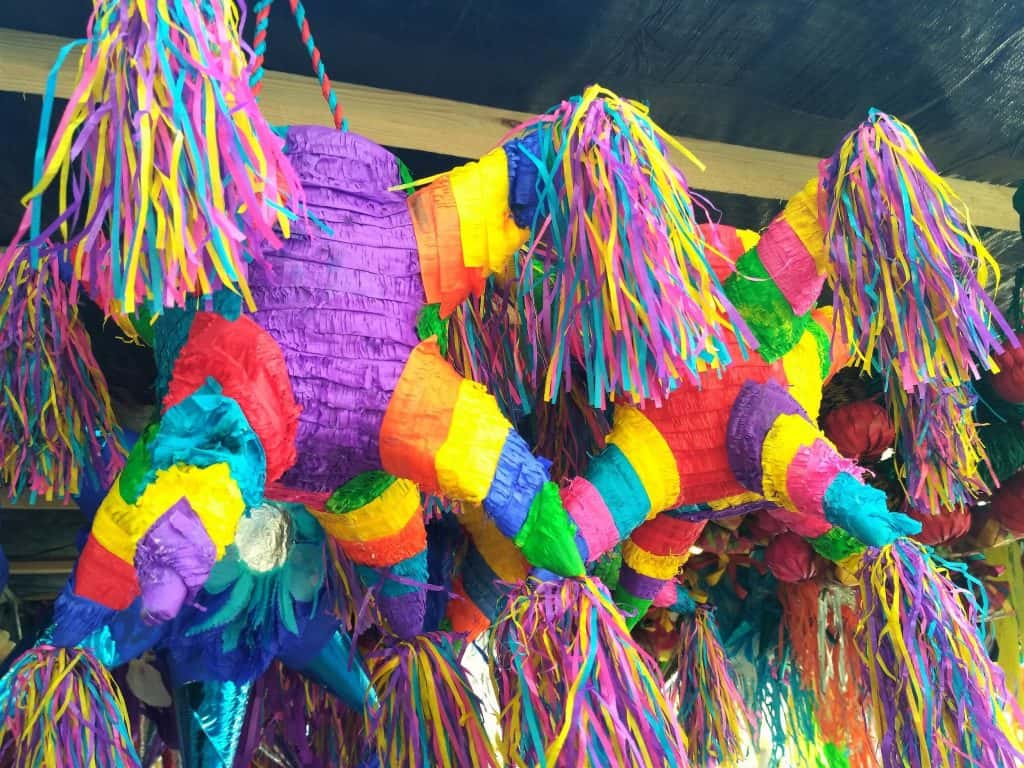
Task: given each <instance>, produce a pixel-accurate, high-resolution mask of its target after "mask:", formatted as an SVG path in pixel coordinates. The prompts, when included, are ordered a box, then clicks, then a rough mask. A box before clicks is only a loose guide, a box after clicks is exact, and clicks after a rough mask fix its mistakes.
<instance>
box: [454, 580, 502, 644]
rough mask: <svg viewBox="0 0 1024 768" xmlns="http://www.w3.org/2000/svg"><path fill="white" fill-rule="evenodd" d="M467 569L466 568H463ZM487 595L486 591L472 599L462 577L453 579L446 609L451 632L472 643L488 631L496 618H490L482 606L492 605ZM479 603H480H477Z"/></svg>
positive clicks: (495, 603) (496, 602)
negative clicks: (462, 636)
mask: <svg viewBox="0 0 1024 768" xmlns="http://www.w3.org/2000/svg"><path fill="white" fill-rule="evenodd" d="M463 567H465V566H463ZM485 594H487V592H486V591H485V590H481V591H478V592H476V593H475V596H474V597H470V594H469V591H468V590H467V589H466V586H465V584H464V583H463V581H462V577H461V576H456V577H455V578H454V579H452V595H451V597H450V598H449V600H448V605H447V606H446V607H445V619H446V620H447V621H448V623H449V624H450V625H451V630H452V631H453V632H455V633H456V634H459V635H464V636H465V637H466V640H467V641H468V642H470V643H472V642H474V641H476V639H477V638H478V637H480V635H482V634H483V633H484V632H486V631H487V630H488V628H489V627H490V626H491V622H492V621H494V618H493V617H491V616H488V615H487V614H486V613H485V612H484V611H483V609H482V608H481V606H488V605H490V603H491V601H490V600H489V599H488V598H486V597H483V596H482V595H485ZM477 601H479V603H478V602H477ZM497 604H498V601H497V599H495V600H494V605H495V615H497Z"/></svg>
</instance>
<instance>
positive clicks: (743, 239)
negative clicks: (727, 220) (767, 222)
mask: <svg viewBox="0 0 1024 768" xmlns="http://www.w3.org/2000/svg"><path fill="white" fill-rule="evenodd" d="M736 236H737V237H738V238H739V239H740V243H741V244H742V245H743V252H744V253H746V252H747V251H749V250H750V249H751V248H753V247H755V246H756V245H757V244H758V243H759V242H761V233H760V232H755V231H754V230H752V229H737V230H736Z"/></svg>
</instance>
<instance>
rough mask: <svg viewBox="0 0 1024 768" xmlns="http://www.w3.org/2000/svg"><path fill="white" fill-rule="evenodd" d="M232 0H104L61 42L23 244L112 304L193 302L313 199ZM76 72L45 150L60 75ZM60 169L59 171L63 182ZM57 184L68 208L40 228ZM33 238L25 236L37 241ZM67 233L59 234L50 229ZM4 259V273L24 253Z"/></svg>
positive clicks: (230, 277)
mask: <svg viewBox="0 0 1024 768" xmlns="http://www.w3.org/2000/svg"><path fill="white" fill-rule="evenodd" d="M239 27H240V17H239V12H238V7H237V6H236V4H235V2H233V0H223V1H218V2H212V3H206V2H202V3H201V2H197V0H182V1H181V2H175V3H165V2H161V1H160V0H94V5H93V14H92V17H91V19H90V21H89V31H88V36H87V37H86V39H84V40H79V41H76V42H75V43H72V44H70V45H69V46H67V47H65V48H64V49H62V51H61V53H60V55H59V56H58V60H57V63H56V65H55V66H54V69H53V70H52V72H51V74H50V80H49V82H48V84H47V92H46V95H45V97H44V100H43V114H42V119H41V126H40V136H39V148H38V151H37V163H36V167H35V174H34V185H33V188H32V190H31V191H29V192H28V194H27V195H26V196H25V198H24V202H25V204H26V205H27V209H26V211H25V215H24V217H23V220H22V222H21V226H20V227H19V230H18V232H17V234H16V236H15V239H14V243H15V244H18V243H20V242H22V241H23V240H24V241H25V242H26V243H27V244H28V245H29V246H30V252H31V254H32V258H33V265H35V263H36V261H37V258H38V256H39V255H40V254H42V253H57V254H59V257H60V258H61V260H63V261H70V262H73V265H74V273H75V275H76V276H77V277H79V278H80V279H81V280H82V281H83V282H85V283H86V284H87V285H88V287H89V290H90V293H91V295H92V296H93V298H94V299H95V300H96V302H97V303H98V304H99V305H100V306H101V307H102V308H103V309H104V310H105V312H106V313H107V314H108V315H110V314H118V313H122V312H123V313H132V312H134V311H135V309H136V306H137V305H138V304H139V303H141V302H143V301H145V302H146V303H147V304H149V305H150V307H151V309H153V310H155V311H159V308H160V307H162V306H165V305H166V306H182V305H183V303H184V299H185V296H186V295H187V294H189V293H210V292H211V290H212V289H214V288H216V287H217V286H218V285H225V286H229V287H232V286H235V285H237V287H238V289H239V290H240V291H241V293H242V294H243V295H245V296H246V297H247V298H248V299H249V302H250V306H251V298H250V297H249V295H248V288H247V283H246V276H245V269H246V267H245V265H246V263H247V262H248V261H249V260H250V259H251V258H253V257H254V256H258V254H259V252H260V250H261V249H262V248H263V247H264V246H266V245H270V246H271V247H273V246H276V245H277V244H278V243H279V242H280V236H279V235H277V234H275V231H274V226H275V224H276V225H278V226H279V227H280V229H281V231H282V232H283V233H284V235H285V237H287V235H288V231H289V220H290V219H291V218H293V217H294V213H293V212H292V210H290V209H299V208H300V207H301V202H300V195H301V190H300V187H299V184H298V180H297V179H296V176H295V173H294V172H293V171H292V169H291V167H290V166H289V165H288V163H287V162H286V160H285V158H284V155H283V154H282V145H283V141H282V139H281V138H280V137H279V136H277V135H276V134H275V133H274V131H273V130H272V129H271V127H270V126H269V125H268V124H267V122H266V120H265V119H264V118H263V116H262V115H261V114H260V112H259V110H258V109H257V106H256V99H255V96H254V95H253V92H252V90H251V88H250V86H249V74H250V73H249V68H250V62H249V61H248V60H247V56H246V53H245V50H244V49H243V47H242V42H241V39H240V36H239V35H240V29H239ZM79 46H80V47H82V55H81V59H80V63H79V71H78V78H77V81H76V84H75V87H74V90H73V91H72V93H71V96H70V98H69V100H68V104H67V106H66V108H65V109H64V113H63V115H62V116H61V119H60V122H59V123H58V125H57V128H56V130H55V131H54V135H53V137H52V140H51V142H50V146H49V150H48V151H45V152H44V150H43V147H44V145H45V142H46V139H47V133H48V130H49V122H50V114H51V112H52V109H53V98H54V90H55V86H56V80H57V74H58V72H59V70H60V67H61V65H62V64H63V61H64V59H65V57H66V56H67V55H68V54H69V53H70V51H71V50H72V48H74V47H79ZM58 179H59V180H58ZM55 182H56V187H57V192H58V197H59V210H60V211H61V213H60V216H59V217H58V218H57V219H56V220H55V221H54V222H53V223H51V224H50V225H48V226H47V227H45V228H43V227H42V226H41V218H42V208H43V195H44V193H45V192H46V191H47V190H48V189H50V188H51V187H53V186H54V185H55ZM26 235H27V239H25V237H26ZM58 235H59V240H60V241H61V242H60V243H59V244H57V245H52V246H51V245H48V241H49V240H50V239H51V238H54V237H57V236H58ZM15 253H16V250H15V246H11V247H10V248H8V249H7V251H6V252H5V253H4V254H3V256H0V276H2V275H5V274H6V273H7V272H8V270H9V269H10V266H11V263H12V260H13V258H14V256H15Z"/></svg>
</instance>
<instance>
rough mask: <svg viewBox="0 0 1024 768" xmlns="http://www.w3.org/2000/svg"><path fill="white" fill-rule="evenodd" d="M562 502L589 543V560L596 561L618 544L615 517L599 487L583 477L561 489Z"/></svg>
mask: <svg viewBox="0 0 1024 768" xmlns="http://www.w3.org/2000/svg"><path fill="white" fill-rule="evenodd" d="M561 494H562V504H563V505H564V506H565V509H566V511H567V512H568V513H569V517H570V518H572V521H573V522H574V523H576V527H577V528H579V531H580V534H581V535H582V536H583V540H584V541H586V542H587V561H588V562H593V561H594V560H597V558H599V557H600V556H601V555H603V554H604V553H605V552H609V551H611V549H612V548H613V547H614V546H615V545H616V544H618V543H619V529H618V528H616V527H615V519H614V518H613V517H612V513H611V512H610V511H609V510H608V507H607V506H606V505H605V503H604V499H602V498H601V494H600V493H599V492H598V490H597V488H595V487H594V486H593V485H591V484H590V482H589V481H587V480H586V479H584V478H582V477H577V478H575V479H573V481H572V482H571V483H569V485H567V486H566V487H564V488H562V489H561Z"/></svg>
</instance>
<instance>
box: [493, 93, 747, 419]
mask: <svg viewBox="0 0 1024 768" xmlns="http://www.w3.org/2000/svg"><path fill="white" fill-rule="evenodd" d="M517 134H518V135H519V136H520V137H521V138H520V139H519V140H518V143H516V142H513V145H515V146H517V147H519V148H520V149H521V153H522V154H524V156H526V157H528V158H529V159H530V160H531V161H532V162H533V163H534V164H535V165H536V166H537V169H538V181H537V184H536V193H537V196H538V205H537V209H536V213H535V214H534V216H533V221H532V225H533V229H532V235H531V240H530V241H529V243H528V246H527V248H528V250H529V251H530V253H531V254H533V255H535V256H537V257H538V259H537V262H534V261H533V260H531V259H529V258H527V259H525V260H523V261H522V262H521V263H520V271H521V273H522V274H521V276H520V286H519V297H520V301H521V303H522V305H523V307H522V309H523V311H522V315H523V317H524V318H525V322H526V325H525V327H524V330H525V331H526V333H525V338H526V339H529V340H531V341H530V343H531V344H535V345H536V347H535V348H534V349H533V350H532V351H531V354H529V355H528V358H530V359H529V368H528V370H537V371H543V372H544V377H545V379H544V395H545V398H546V399H547V400H551V401H553V400H555V399H557V398H558V396H559V394H560V393H561V392H562V391H565V390H566V389H568V388H570V386H571V380H572V375H573V365H574V363H575V364H578V365H580V366H582V368H583V369H584V370H585V371H586V377H587V378H586V384H587V394H588V399H589V402H590V403H591V404H592V405H594V406H595V407H601V406H603V405H604V404H605V402H606V400H607V399H608V398H609V397H612V398H618V399H626V400H632V401H639V400H645V399H654V400H660V399H661V398H663V397H664V396H665V395H667V394H668V392H670V391H671V390H672V388H673V383H674V382H677V381H679V380H690V381H696V380H697V377H698V372H699V370H701V369H702V368H703V367H704V366H707V367H718V366H724V365H726V364H728V362H729V353H728V352H727V350H726V342H727V341H734V340H736V339H739V341H740V346H741V348H743V349H749V348H752V347H753V346H754V345H755V342H754V340H753V337H752V336H751V334H750V333H749V331H748V330H747V328H746V326H745V325H744V324H743V320H742V319H741V317H740V316H739V313H738V312H737V311H736V310H735V309H734V307H733V306H732V304H731V303H730V302H729V301H728V299H726V297H725V294H724V292H723V290H722V286H721V284H720V283H719V281H718V278H717V277H716V276H715V273H714V271H713V269H712V268H711V266H710V265H709V263H708V259H707V256H706V255H705V252H704V243H703V239H702V236H701V234H700V232H699V230H698V227H697V224H696V222H695V219H694V212H693V205H694V199H693V196H692V195H691V193H690V190H689V188H688V187H687V184H686V180H685V178H684V177H683V174H682V173H681V172H680V170H679V169H678V168H677V167H676V166H675V165H674V164H673V162H672V160H671V159H670V157H669V151H668V148H669V147H672V148H674V149H675V150H676V152H678V153H679V155H680V156H682V157H686V158H688V159H690V160H691V161H692V162H694V163H695V164H697V165H698V166H699V165H700V164H699V162H698V161H697V160H696V158H694V157H693V155H692V154H690V152H689V151H688V150H686V149H685V148H684V147H682V146H681V145H680V144H679V143H678V142H677V141H676V140H675V139H673V138H672V137H671V136H670V135H669V134H668V133H666V132H665V131H664V130H663V129H662V128H660V127H659V126H658V125H656V124H655V123H654V122H653V121H652V120H651V119H650V117H649V115H648V111H647V107H645V106H644V105H642V104H639V103H637V102H634V101H629V100H627V99H623V98H620V97H618V96H616V95H615V94H613V93H611V92H610V91H607V90H605V89H603V88H601V87H600V86H596V85H595V86H591V87H590V88H588V89H587V90H586V91H585V92H584V93H583V95H582V96H578V97H575V98H573V99H571V100H569V101H565V102H563V103H562V104H561V105H559V106H557V107H555V108H554V109H552V110H551V111H549V112H548V113H547V114H545V115H541V116H540V117H537V118H535V119H533V120H530V121H528V122H527V123H525V124H524V125H523V126H521V127H520V128H519V129H517ZM701 167H703V166H701ZM538 263H539V264H540V265H541V268H540V269H539V270H538V269H535V266H536V264H538ZM577 375H578V374H577Z"/></svg>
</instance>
